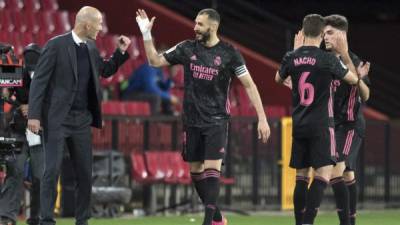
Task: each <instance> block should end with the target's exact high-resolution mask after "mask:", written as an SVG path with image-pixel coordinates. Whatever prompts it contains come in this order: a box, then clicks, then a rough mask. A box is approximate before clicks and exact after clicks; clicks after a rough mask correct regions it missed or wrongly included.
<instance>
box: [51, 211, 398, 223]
mask: <svg viewBox="0 0 400 225" xmlns="http://www.w3.org/2000/svg"><path fill="white" fill-rule="evenodd" d="M227 217H228V222H229V223H228V224H229V225H293V224H294V219H293V217H292V216H291V214H290V213H289V212H283V213H279V212H276V213H274V212H272V213H265V214H256V215H252V216H238V215H230V214H229V215H228V216H227ZM201 222H202V221H201V216H199V215H194V216H190V215H185V216H165V217H164V216H157V217H142V218H122V219H120V218H118V219H91V220H90V222H89V224H90V225H200V224H201ZM57 224H58V225H71V224H74V220H73V219H58V220H57ZM335 224H339V221H338V218H337V216H336V214H335V213H328V212H322V213H320V215H319V216H318V217H317V220H316V221H315V225H335ZM357 224H359V225H400V210H382V211H361V212H359V214H358V218H357Z"/></svg>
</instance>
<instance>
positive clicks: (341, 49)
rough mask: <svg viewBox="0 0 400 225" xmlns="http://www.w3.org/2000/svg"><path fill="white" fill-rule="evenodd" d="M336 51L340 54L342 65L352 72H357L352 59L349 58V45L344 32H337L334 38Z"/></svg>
mask: <svg viewBox="0 0 400 225" xmlns="http://www.w3.org/2000/svg"><path fill="white" fill-rule="evenodd" d="M336 46H337V47H336V48H337V52H338V53H339V54H340V57H341V60H342V62H343V64H344V65H346V66H347V68H349V70H350V71H351V72H353V73H357V70H356V67H355V66H354V63H353V60H351V58H350V54H349V46H348V42H347V36H346V33H344V32H341V33H339V34H338V36H337V39H336Z"/></svg>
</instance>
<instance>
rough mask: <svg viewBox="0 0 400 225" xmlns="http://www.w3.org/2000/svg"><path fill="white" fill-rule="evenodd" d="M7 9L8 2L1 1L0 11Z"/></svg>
mask: <svg viewBox="0 0 400 225" xmlns="http://www.w3.org/2000/svg"><path fill="white" fill-rule="evenodd" d="M5 7H6V1H5V0H0V10H3V9H4V8H5Z"/></svg>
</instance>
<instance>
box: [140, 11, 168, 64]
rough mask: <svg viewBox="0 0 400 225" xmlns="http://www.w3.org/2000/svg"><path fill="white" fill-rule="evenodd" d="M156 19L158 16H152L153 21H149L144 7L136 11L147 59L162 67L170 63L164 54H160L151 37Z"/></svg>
mask: <svg viewBox="0 0 400 225" xmlns="http://www.w3.org/2000/svg"><path fill="white" fill-rule="evenodd" d="M155 19H156V17H152V18H151V21H149V18H148V17H147V14H146V11H144V10H143V9H138V11H136V22H137V23H138V26H139V29H140V31H141V32H142V35H143V42H144V49H145V51H146V56H147V60H148V62H149V64H150V65H151V66H154V67H162V66H167V65H169V63H168V61H167V60H166V59H165V57H164V56H163V55H162V54H158V52H157V50H156V48H155V46H154V43H153V40H152V37H151V29H152V27H153V24H154V20H155Z"/></svg>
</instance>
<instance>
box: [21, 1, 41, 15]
mask: <svg viewBox="0 0 400 225" xmlns="http://www.w3.org/2000/svg"><path fill="white" fill-rule="evenodd" d="M40 8H41V6H40V2H39V0H24V11H25V12H36V11H38V10H39V9H40Z"/></svg>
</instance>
